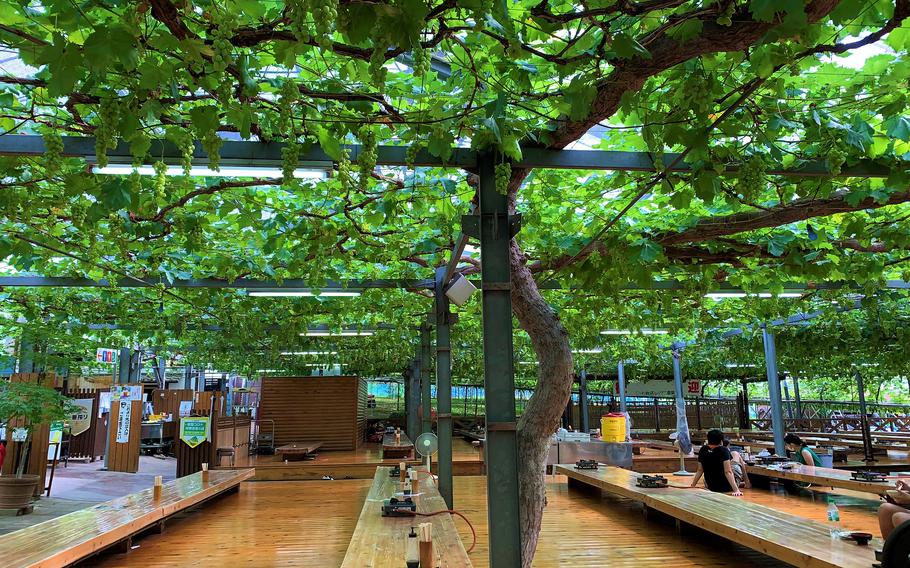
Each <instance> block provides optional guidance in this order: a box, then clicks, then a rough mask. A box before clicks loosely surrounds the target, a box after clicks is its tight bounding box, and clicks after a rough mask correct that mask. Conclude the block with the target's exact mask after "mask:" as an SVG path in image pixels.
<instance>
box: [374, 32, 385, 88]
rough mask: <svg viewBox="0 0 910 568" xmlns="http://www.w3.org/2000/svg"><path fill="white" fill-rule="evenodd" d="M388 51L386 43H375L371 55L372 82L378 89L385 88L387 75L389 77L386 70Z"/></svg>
mask: <svg viewBox="0 0 910 568" xmlns="http://www.w3.org/2000/svg"><path fill="white" fill-rule="evenodd" d="M377 27H378V26H377ZM387 50H388V48H387V46H386V44H385V42H376V41H374V43H373V53H371V54H370V80H371V81H372V83H373V86H375V87H376V88H377V89H382V88H383V87H384V86H385V80H386V75H388V70H387V69H386V68H385V54H386V51H387Z"/></svg>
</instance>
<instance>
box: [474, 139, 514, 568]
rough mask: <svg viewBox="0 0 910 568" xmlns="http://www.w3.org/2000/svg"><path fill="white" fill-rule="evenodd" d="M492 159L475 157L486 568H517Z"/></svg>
mask: <svg viewBox="0 0 910 568" xmlns="http://www.w3.org/2000/svg"><path fill="white" fill-rule="evenodd" d="M496 160H497V157H496V156H494V155H492V154H481V155H479V156H478V157H477V169H478V173H479V175H480V191H479V196H480V200H479V201H480V252H481V262H482V265H483V272H482V278H481V282H482V288H483V371H484V373H483V374H484V394H485V401H486V424H487V443H486V455H487V507H488V525H487V526H488V527H489V531H490V533H489V534H490V537H489V538H490V542H489V551H490V566H491V567H492V568H517V567H518V566H521V526H520V523H519V516H518V515H519V513H518V440H517V432H516V422H515V377H514V369H513V368H512V361H513V352H512V298H511V288H512V285H511V267H510V262H509V241H510V240H511V230H510V223H509V220H510V219H509V207H508V202H507V200H506V196H505V195H503V194H501V193H499V192H498V191H496V178H495V166H496Z"/></svg>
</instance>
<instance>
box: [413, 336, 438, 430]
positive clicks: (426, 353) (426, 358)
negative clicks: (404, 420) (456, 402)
mask: <svg viewBox="0 0 910 568" xmlns="http://www.w3.org/2000/svg"><path fill="white" fill-rule="evenodd" d="M430 360H431V356H430V325H429V324H423V325H421V326H420V433H421V434H423V433H426V432H429V433H432V432H433V401H432V390H431V388H430ZM412 441H414V440H412Z"/></svg>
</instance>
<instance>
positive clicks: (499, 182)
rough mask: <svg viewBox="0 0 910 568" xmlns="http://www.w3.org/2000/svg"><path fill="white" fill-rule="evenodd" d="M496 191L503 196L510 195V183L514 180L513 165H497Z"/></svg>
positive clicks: (507, 163)
mask: <svg viewBox="0 0 910 568" xmlns="http://www.w3.org/2000/svg"><path fill="white" fill-rule="evenodd" d="M495 175H496V191H497V192H498V193H501V194H502V195H506V194H507V193H509V181H510V180H511V179H512V164H510V163H509V162H503V163H501V164H496V168H495Z"/></svg>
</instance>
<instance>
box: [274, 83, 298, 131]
mask: <svg viewBox="0 0 910 568" xmlns="http://www.w3.org/2000/svg"><path fill="white" fill-rule="evenodd" d="M299 98H300V89H299V88H298V87H297V83H295V82H294V80H293V79H290V78H288V79H286V80H285V82H284V83H282V84H281V90H280V91H279V92H278V130H280V131H281V133H282V134H285V135H291V134H292V133H293V132H294V103H296V102H297V100H298V99H299Z"/></svg>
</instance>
